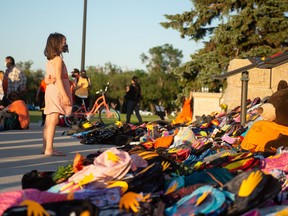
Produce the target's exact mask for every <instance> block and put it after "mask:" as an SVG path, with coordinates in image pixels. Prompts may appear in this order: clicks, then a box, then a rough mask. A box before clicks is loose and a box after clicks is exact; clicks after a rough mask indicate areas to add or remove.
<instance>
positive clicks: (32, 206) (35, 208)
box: [20, 200, 50, 216]
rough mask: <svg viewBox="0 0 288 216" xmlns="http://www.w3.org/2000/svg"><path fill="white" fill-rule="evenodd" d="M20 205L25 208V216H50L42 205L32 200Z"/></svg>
mask: <svg viewBox="0 0 288 216" xmlns="http://www.w3.org/2000/svg"><path fill="white" fill-rule="evenodd" d="M20 205H21V206H25V205H26V206H27V216H50V215H49V214H48V212H47V211H46V210H45V209H44V208H43V207H42V205H40V204H39V203H38V202H35V201H33V200H24V201H23V202H21V203H20Z"/></svg>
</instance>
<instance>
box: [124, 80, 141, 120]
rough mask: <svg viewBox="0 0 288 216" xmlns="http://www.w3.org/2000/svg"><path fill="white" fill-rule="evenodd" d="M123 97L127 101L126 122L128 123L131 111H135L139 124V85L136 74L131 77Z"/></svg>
mask: <svg viewBox="0 0 288 216" xmlns="http://www.w3.org/2000/svg"><path fill="white" fill-rule="evenodd" d="M125 99H126V103H127V113H126V123H130V119H131V115H132V113H133V111H135V114H136V117H137V119H138V122H139V124H141V123H142V118H141V115H140V113H139V110H140V99H141V86H140V83H139V79H138V77H136V76H133V77H132V80H131V85H130V86H127V90H126V95H125Z"/></svg>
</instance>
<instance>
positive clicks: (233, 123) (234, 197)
mask: <svg viewBox="0 0 288 216" xmlns="http://www.w3.org/2000/svg"><path fill="white" fill-rule="evenodd" d="M265 102H266V101H265ZM262 103H264V101H263V100H260V98H255V99H253V100H248V101H247V116H246V124H245V125H241V124H240V113H241V108H240V106H239V107H235V108H234V109H233V110H231V111H229V112H215V113H211V114H210V115H207V116H206V115H203V116H200V117H197V119H196V121H193V122H183V123H177V124H175V123H173V124H172V123H170V122H167V121H163V120H159V121H155V122H146V123H144V124H142V125H132V124H124V123H121V122H118V123H117V124H115V125H108V126H105V125H101V124H98V125H94V126H92V125H89V123H83V124H81V125H78V126H74V127H72V128H71V129H70V130H69V131H68V135H69V136H73V137H75V139H79V141H80V142H81V143H82V144H83V145H94V144H103V146H105V144H114V145H115V147H113V148H109V149H106V150H101V148H100V149H97V150H95V153H93V154H89V155H80V154H78V153H77V154H76V155H75V158H74V162H73V163H71V164H63V166H61V167H59V168H58V170H55V172H45V171H35V170H34V171H31V172H29V173H26V174H24V175H23V178H22V187H23V189H22V190H20V191H19V190H18V191H10V192H4V193H1V194H0V199H1V200H5V201H3V202H1V204H0V213H1V215H2V214H3V215H6V216H7V215H29V214H30V215H72V212H74V213H73V215H82V216H84V215H85V216H86V215H103V216H104V215H105V216H106V215H119V216H120V215H125V216H126V215H143V216H144V215H145V216H146V215H155V216H159V215H167V216H170V215H171V216H172V215H175V216H176V215H179V216H180V215H181V216H182V215H245V216H250V215H251V216H252V215H253V216H262V215H288V197H287V194H288V193H287V190H288V180H287V177H288V144H287V142H285V140H286V134H285V130H286V127H287V126H286V125H283V124H277V123H275V121H274V120H273V121H272V120H266V119H265V120H263V116H261V115H260V113H261V114H262V113H263V114H264V113H265V112H263V109H262V111H261V112H259V110H260V109H259V107H261V106H262ZM287 122H288V121H287ZM275 124H276V125H275Z"/></svg>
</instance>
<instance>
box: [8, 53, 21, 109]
mask: <svg viewBox="0 0 288 216" xmlns="http://www.w3.org/2000/svg"><path fill="white" fill-rule="evenodd" d="M5 66H6V67H7V69H6V71H5V74H4V83H3V87H4V95H5V96H6V97H8V95H9V94H10V93H11V92H19V93H20V95H21V96H23V94H25V93H26V80H27V78H26V76H25V74H24V73H23V72H22V71H21V70H20V69H19V68H18V67H17V66H16V65H15V60H14V58H13V57H12V56H7V57H6V58H5ZM5 105H8V104H5Z"/></svg>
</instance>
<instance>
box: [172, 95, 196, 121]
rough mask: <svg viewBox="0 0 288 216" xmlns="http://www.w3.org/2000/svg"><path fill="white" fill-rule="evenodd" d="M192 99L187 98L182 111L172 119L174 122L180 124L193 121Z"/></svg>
mask: <svg viewBox="0 0 288 216" xmlns="http://www.w3.org/2000/svg"><path fill="white" fill-rule="evenodd" d="M190 104H191V100H190V99H186V100H185V102H184V104H183V107H182V111H181V113H179V115H178V116H177V117H176V118H175V119H174V120H173V121H172V124H180V123H185V122H190V121H192V110H191V105H190Z"/></svg>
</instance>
